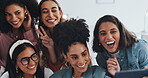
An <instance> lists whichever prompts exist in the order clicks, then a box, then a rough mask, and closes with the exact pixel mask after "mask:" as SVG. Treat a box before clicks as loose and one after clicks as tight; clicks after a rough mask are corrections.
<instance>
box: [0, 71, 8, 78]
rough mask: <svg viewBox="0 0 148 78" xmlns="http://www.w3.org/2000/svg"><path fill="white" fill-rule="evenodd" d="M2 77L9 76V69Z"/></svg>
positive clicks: (6, 77)
mask: <svg viewBox="0 0 148 78" xmlns="http://www.w3.org/2000/svg"><path fill="white" fill-rule="evenodd" d="M0 78H9V73H8V71H7V72H5V73H4V74H3V75H2V76H1V77H0Z"/></svg>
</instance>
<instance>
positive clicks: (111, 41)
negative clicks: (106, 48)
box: [106, 41, 114, 44]
mask: <svg viewBox="0 0 148 78" xmlns="http://www.w3.org/2000/svg"><path fill="white" fill-rule="evenodd" d="M113 43H114V41H111V42H106V44H113Z"/></svg>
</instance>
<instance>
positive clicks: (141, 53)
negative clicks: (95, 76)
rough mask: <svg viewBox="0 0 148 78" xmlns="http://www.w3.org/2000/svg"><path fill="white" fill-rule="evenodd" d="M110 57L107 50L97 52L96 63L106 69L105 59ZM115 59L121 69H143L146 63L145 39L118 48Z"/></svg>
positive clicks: (147, 49) (147, 54)
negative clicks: (117, 55)
mask: <svg viewBox="0 0 148 78" xmlns="http://www.w3.org/2000/svg"><path fill="white" fill-rule="evenodd" d="M110 57H111V55H110V54H109V53H108V52H107V51H105V52H102V53H98V54H97V57H96V60H97V63H98V65H100V66H102V67H103V68H105V69H107V64H106V60H107V59H108V58H110ZM117 60H118V62H119V65H120V69H121V70H134V69H143V68H144V67H145V66H147V65H148V43H147V42H146V41H145V40H137V42H135V43H134V44H133V45H132V46H131V47H129V48H127V49H124V50H120V51H119V57H117Z"/></svg>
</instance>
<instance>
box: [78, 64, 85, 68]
mask: <svg viewBox="0 0 148 78" xmlns="http://www.w3.org/2000/svg"><path fill="white" fill-rule="evenodd" d="M85 67H86V64H83V65H81V66H79V65H78V68H80V69H84V68H85Z"/></svg>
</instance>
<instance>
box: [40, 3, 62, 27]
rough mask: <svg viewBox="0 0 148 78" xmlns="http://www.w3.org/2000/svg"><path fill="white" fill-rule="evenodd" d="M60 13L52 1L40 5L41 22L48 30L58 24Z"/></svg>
mask: <svg viewBox="0 0 148 78" xmlns="http://www.w3.org/2000/svg"><path fill="white" fill-rule="evenodd" d="M61 17H62V11H61V10H59V8H58V5H57V4H56V3H55V2H53V1H45V2H43V4H42V5H41V20H42V22H43V23H44V24H45V26H47V27H48V28H53V27H54V26H55V25H56V24H58V23H59V22H60V19H61Z"/></svg>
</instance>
